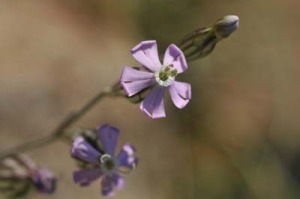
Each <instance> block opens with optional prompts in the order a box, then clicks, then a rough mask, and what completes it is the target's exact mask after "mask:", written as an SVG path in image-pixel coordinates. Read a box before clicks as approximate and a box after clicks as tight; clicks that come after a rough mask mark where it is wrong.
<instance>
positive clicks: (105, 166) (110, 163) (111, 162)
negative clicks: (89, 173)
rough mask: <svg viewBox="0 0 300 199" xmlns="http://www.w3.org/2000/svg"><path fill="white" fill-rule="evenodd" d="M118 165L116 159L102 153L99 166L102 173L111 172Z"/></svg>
mask: <svg viewBox="0 0 300 199" xmlns="http://www.w3.org/2000/svg"><path fill="white" fill-rule="evenodd" d="M117 167H118V161H117V159H115V158H114V157H112V156H111V155H109V154H103V155H102V156H101V157H100V168H101V170H102V171H103V172H104V173H107V174H109V173H112V172H114V171H116V169H117Z"/></svg>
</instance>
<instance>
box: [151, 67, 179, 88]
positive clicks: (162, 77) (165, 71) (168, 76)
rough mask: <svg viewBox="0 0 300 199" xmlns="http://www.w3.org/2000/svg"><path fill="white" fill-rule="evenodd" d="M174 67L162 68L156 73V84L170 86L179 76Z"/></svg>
mask: <svg viewBox="0 0 300 199" xmlns="http://www.w3.org/2000/svg"><path fill="white" fill-rule="evenodd" d="M172 68H173V65H169V66H162V67H161V68H160V70H158V71H156V72H155V79H156V82H157V83H158V84H159V85H161V86H170V85H171V84H172V83H173V81H174V80H175V77H176V76H177V70H176V69H173V70H172Z"/></svg>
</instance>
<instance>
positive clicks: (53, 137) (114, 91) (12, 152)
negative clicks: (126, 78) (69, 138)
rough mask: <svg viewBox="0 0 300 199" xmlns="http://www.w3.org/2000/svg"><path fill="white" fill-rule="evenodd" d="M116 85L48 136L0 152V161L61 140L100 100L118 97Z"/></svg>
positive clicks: (93, 99) (67, 119)
mask: <svg viewBox="0 0 300 199" xmlns="http://www.w3.org/2000/svg"><path fill="white" fill-rule="evenodd" d="M117 89H118V85H117V84H116V85H115V86H114V87H112V88H110V89H107V90H105V91H102V92H100V93H98V94H97V95H96V96H94V97H93V98H92V99H90V100H89V101H88V102H87V103H86V104H85V105H84V106H83V107H82V108H80V109H79V110H78V111H76V112H73V113H71V114H70V115H69V116H67V117H65V118H64V120H63V121H62V122H61V123H60V124H59V125H58V126H57V127H56V128H55V130H54V131H53V132H52V133H50V134H49V135H47V136H45V137H42V138H38V139H36V140H32V141H29V142H26V143H24V144H21V145H19V146H16V147H13V148H10V149H7V150H4V151H1V152H0V160H1V159H3V158H5V157H7V156H12V155H15V154H18V153H23V152H25V151H29V150H32V149H35V148H38V147H41V146H45V145H47V144H50V143H52V142H54V141H56V140H58V139H59V138H61V137H62V136H63V135H64V134H65V132H66V129H68V128H69V127H70V126H72V125H73V124H74V123H75V122H77V121H78V120H79V119H80V118H81V117H83V116H84V115H85V114H86V113H87V112H88V111H89V110H91V109H92V108H93V107H94V106H95V105H96V104H97V103H99V102H100V101H101V100H102V99H104V98H105V97H108V96H118V93H117V91H118V90H117Z"/></svg>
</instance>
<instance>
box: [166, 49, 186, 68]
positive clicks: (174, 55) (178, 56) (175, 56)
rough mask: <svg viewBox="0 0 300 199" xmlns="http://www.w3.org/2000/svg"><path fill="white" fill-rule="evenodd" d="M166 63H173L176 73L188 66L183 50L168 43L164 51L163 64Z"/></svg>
mask: <svg viewBox="0 0 300 199" xmlns="http://www.w3.org/2000/svg"><path fill="white" fill-rule="evenodd" d="M168 65H173V66H174V68H175V69H176V70H177V73H182V72H183V71H185V70H186V69H187V67H188V66H187V62H186V60H185V56H184V54H183V52H182V51H181V50H180V49H179V48H178V47H177V46H176V45H175V44H171V45H169V47H168V48H167V50H166V52H165V56H164V66H168Z"/></svg>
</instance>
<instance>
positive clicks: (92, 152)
mask: <svg viewBox="0 0 300 199" xmlns="http://www.w3.org/2000/svg"><path fill="white" fill-rule="evenodd" d="M96 134H97V139H98V141H99V142H100V144H101V146H102V147H103V151H102V150H101V149H100V148H99V149H98V147H95V146H92V145H91V144H90V143H89V142H88V141H87V140H85V139H84V137H82V136H79V137H77V138H76V139H75V140H74V142H73V147H72V156H73V157H75V158H77V159H79V160H82V161H84V162H88V163H90V164H91V168H88V169H81V170H78V171H75V172H74V173H73V179H74V182H75V183H78V184H79V185H81V186H88V185H89V184H90V183H91V182H93V181H95V180H96V179H98V178H100V177H101V178H102V181H101V187H102V194H103V195H104V196H113V195H114V192H113V189H114V187H116V188H117V189H122V188H123V185H124V179H123V177H122V176H121V175H120V171H121V170H120V169H121V168H127V169H130V170H131V169H133V168H134V167H135V166H136V165H137V161H138V160H137V158H136V157H134V152H135V149H134V147H133V146H131V145H130V144H125V145H123V147H122V150H121V151H120V153H119V154H118V155H117V156H116V155H115V149H116V145H117V141H118V136H119V130H118V129H117V128H114V127H112V126H109V125H103V126H101V127H100V128H98V129H97V130H96Z"/></svg>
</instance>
